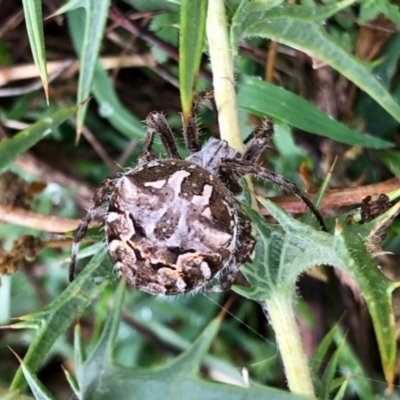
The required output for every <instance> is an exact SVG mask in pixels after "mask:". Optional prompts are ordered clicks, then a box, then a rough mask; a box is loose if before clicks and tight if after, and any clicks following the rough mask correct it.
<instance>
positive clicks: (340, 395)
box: [333, 379, 349, 400]
mask: <svg viewBox="0 0 400 400" xmlns="http://www.w3.org/2000/svg"><path fill="white" fill-rule="evenodd" d="M348 383H349V379H345V380H344V382H343V383H342V385H341V386H340V389H339V390H338V392H337V393H336V395H335V397H334V398H333V400H342V399H343V398H344V394H345V392H346V389H347V385H348Z"/></svg>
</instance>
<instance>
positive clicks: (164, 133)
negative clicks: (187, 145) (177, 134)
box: [145, 112, 181, 160]
mask: <svg viewBox="0 0 400 400" xmlns="http://www.w3.org/2000/svg"><path fill="white" fill-rule="evenodd" d="M145 123H146V125H147V132H146V137H147V136H148V135H152V134H153V133H154V132H157V133H158V134H159V135H160V139H161V142H162V144H163V146H164V148H165V150H166V152H167V156H168V157H169V158H175V159H179V160H180V159H181V156H180V155H179V152H178V148H177V147H176V144H175V140H174V136H173V135H172V132H171V128H170V127H169V125H168V122H167V120H166V119H165V116H164V115H163V114H161V113H159V112H151V113H150V114H149V115H148V116H147V118H146V121H145ZM152 139H153V137H152V136H151V139H150V142H149V144H148V146H147V151H148V152H150V147H151V143H152ZM145 143H146V138H145Z"/></svg>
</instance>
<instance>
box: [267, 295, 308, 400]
mask: <svg viewBox="0 0 400 400" xmlns="http://www.w3.org/2000/svg"><path fill="white" fill-rule="evenodd" d="M290 292H291V293H288V292H287V291H285V290H283V291H282V290H280V291H279V292H278V291H275V292H274V294H273V295H272V296H271V297H270V298H269V299H268V300H266V301H265V305H266V308H267V311H268V315H269V318H270V322H271V325H272V327H273V329H274V331H275V336H276V342H277V345H278V348H279V352H280V354H281V357H282V361H283V365H284V368H285V374H286V378H287V380H288V386H289V389H290V391H291V392H292V393H295V394H299V395H302V396H306V397H311V398H313V397H315V393H314V388H313V384H312V380H311V374H310V370H309V367H308V362H307V357H306V355H305V353H304V348H303V344H302V341H301V336H300V331H299V327H298V325H297V322H296V318H295V313H294V299H293V294H294V290H293V291H292V290H290Z"/></svg>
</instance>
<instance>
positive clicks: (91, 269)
mask: <svg viewBox="0 0 400 400" xmlns="http://www.w3.org/2000/svg"><path fill="white" fill-rule="evenodd" d="M105 258H106V248H105V246H104V248H103V249H102V250H101V251H99V252H98V253H97V254H96V255H95V256H94V257H93V258H92V259H91V261H90V262H89V264H88V265H87V266H86V268H84V269H83V271H82V272H81V273H80V274H79V275H78V276H77V278H76V279H75V280H74V281H73V282H72V283H71V284H69V285H68V287H67V288H66V289H65V290H64V292H63V293H61V294H60V295H59V296H58V297H57V298H56V299H55V300H54V301H53V302H52V303H50V304H49V305H48V306H47V307H45V308H44V309H43V310H41V311H39V312H37V313H33V314H29V315H26V316H24V317H21V318H20V319H21V320H22V322H20V323H17V324H15V325H13V326H12V328H16V329H19V328H25V327H36V328H37V329H38V331H37V334H36V336H35V339H34V340H33V342H32V343H31V344H30V346H29V349H28V352H27V353H26V355H25V357H24V363H25V365H26V366H27V367H28V368H29V369H30V370H31V371H32V372H35V371H36V370H37V368H38V367H39V365H40V363H41V362H42V361H43V359H44V358H45V357H46V356H47V353H48V351H49V349H50V348H51V346H52V345H53V344H54V342H55V341H56V340H57V338H58V337H59V336H60V335H61V334H63V333H64V332H65V330H66V329H67V328H68V326H69V325H70V324H71V323H72V321H73V320H74V319H75V318H76V317H77V316H78V315H79V314H80V313H81V312H82V311H83V310H84V309H85V308H86V307H87V306H88V305H89V304H90V303H91V302H92V301H93V299H94V298H95V297H97V296H98V295H99V293H100V292H101V291H102V290H103V289H104V287H105V286H106V285H107V284H108V279H103V280H102V281H101V282H96V280H95V279H94V275H95V273H96V272H97V270H98V269H99V267H100V266H101V265H102V264H108V263H104V260H105ZM107 266H108V265H107ZM103 268H104V266H103ZM108 271H111V268H110V267H109V266H108ZM99 276H107V272H106V271H104V270H103V271H101V272H100V271H99ZM25 386H26V381H25V380H24V379H23V374H22V372H21V369H19V370H18V372H17V373H16V375H15V377H14V380H13V382H12V384H11V389H20V390H22V389H24V388H25Z"/></svg>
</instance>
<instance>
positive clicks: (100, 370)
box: [78, 282, 300, 400]
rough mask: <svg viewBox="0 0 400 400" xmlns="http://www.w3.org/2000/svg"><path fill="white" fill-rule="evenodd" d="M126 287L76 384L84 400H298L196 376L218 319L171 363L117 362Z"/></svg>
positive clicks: (284, 394) (274, 390)
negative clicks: (134, 365)
mask: <svg viewBox="0 0 400 400" xmlns="http://www.w3.org/2000/svg"><path fill="white" fill-rule="evenodd" d="M123 293H124V283H123V282H121V284H120V286H119V289H118V291H117V293H116V296H115V301H114V309H113V310H112V311H111V312H110V314H109V315H110V317H109V318H108V321H107V323H106V325H105V327H104V330H103V332H102V335H101V338H100V340H99V342H98V344H97V346H96V348H95V350H94V351H93V353H92V354H91V355H90V356H89V358H88V359H87V361H86V362H85V364H84V367H83V368H82V369H81V370H80V376H78V381H79V383H80V387H81V388H82V397H83V398H84V399H86V400H89V399H96V400H102V399H110V397H112V398H117V399H119V400H125V399H131V398H132V394H133V393H134V396H135V398H138V399H149V398H151V399H153V400H157V399H163V400H168V399H171V400H172V399H191V400H197V399H199V400H200V399H202V400H207V399H210V400H211V399H230V400H236V399H241V400H244V399H246V400H248V399H249V400H252V399H254V400H255V399H271V398H273V399H277V400H283V399H287V400H289V399H290V400H294V399H300V397H298V396H295V395H292V394H290V393H287V392H283V391H279V390H277V389H271V388H259V387H250V388H243V387H237V386H230V385H225V384H219V383H214V382H209V381H205V380H203V379H201V378H200V376H199V375H198V370H199V368H200V365H201V362H202V359H203V358H204V356H205V354H206V352H207V350H208V348H209V347H210V345H211V343H212V341H213V339H214V337H215V336H216V334H217V332H218V329H219V327H220V323H221V320H220V319H219V318H217V319H215V320H214V321H212V322H211V323H210V324H209V325H208V326H207V327H206V328H205V330H204V331H203V333H202V334H201V335H200V336H199V337H198V338H197V339H196V340H195V341H194V343H193V344H192V345H191V346H190V347H189V348H188V349H187V350H186V351H185V352H183V353H182V354H181V355H179V356H178V357H177V358H175V359H174V360H172V361H171V362H169V363H168V364H166V365H164V366H161V367H157V368H152V369H144V368H126V367H121V366H119V365H117V364H116V363H115V362H114V361H113V355H112V353H113V348H114V343H115V339H116V333H117V331H118V326H119V322H120V313H121V307H122V302H123Z"/></svg>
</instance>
